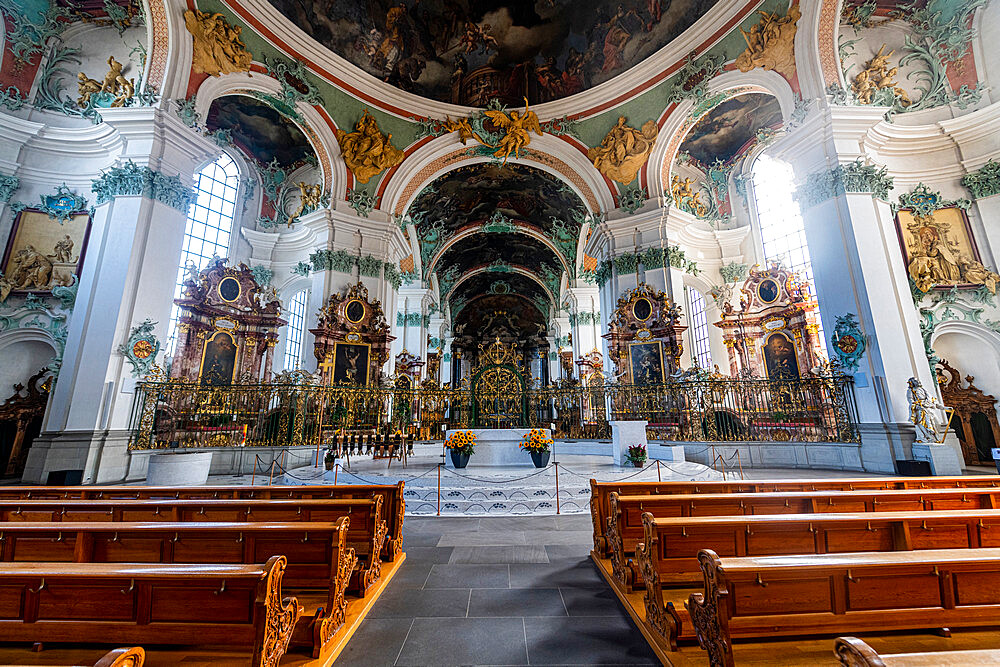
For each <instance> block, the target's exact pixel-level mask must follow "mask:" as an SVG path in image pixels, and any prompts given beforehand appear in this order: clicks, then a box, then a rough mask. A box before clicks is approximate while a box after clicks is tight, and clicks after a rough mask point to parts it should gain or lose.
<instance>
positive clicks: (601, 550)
mask: <svg viewBox="0 0 1000 667" xmlns="http://www.w3.org/2000/svg"><path fill="white" fill-rule="evenodd" d="M983 487H1000V475H981V476H979V475H977V476H962V477H862V478H856V479H850V478H841V479H817V480H796V481H789V480H770V481H747V480H744V481H738V482H735V481H734V482H717V481H708V482H679V481H675V482H598V481H597V480H595V479H591V480H590V515H591V519H592V522H593V528H594V551H595V552H596V553H597V554H598V555H604V556H607V555H609V553H610V552H609V551H608V544H607V541H606V540H605V531H606V529H607V525H608V516H609V512H610V509H611V508H610V496H611V493H612V492H614V493H617V494H618V495H621V496H650V495H659V494H681V493H683V494H702V493H705V494H708V493H761V492H776V491H780V492H786V491H864V490H873V491H877V490H888V489H947V488H983Z"/></svg>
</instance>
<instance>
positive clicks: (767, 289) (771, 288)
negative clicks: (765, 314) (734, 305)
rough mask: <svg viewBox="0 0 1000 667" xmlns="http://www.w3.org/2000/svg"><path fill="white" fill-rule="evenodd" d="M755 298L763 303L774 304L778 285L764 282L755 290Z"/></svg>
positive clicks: (771, 281)
mask: <svg viewBox="0 0 1000 667" xmlns="http://www.w3.org/2000/svg"><path fill="white" fill-rule="evenodd" d="M757 296H759V297H760V300H761V301H763V302H764V303H774V302H775V301H777V300H778V283H776V282H774V281H773V280H765V281H764V282H762V283H761V284H760V286H759V287H758V288H757Z"/></svg>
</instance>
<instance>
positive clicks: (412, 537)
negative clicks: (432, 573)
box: [403, 519, 441, 551]
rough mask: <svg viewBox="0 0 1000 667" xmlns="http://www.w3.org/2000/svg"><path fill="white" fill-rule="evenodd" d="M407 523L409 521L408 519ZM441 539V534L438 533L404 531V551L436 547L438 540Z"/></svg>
mask: <svg viewBox="0 0 1000 667" xmlns="http://www.w3.org/2000/svg"><path fill="white" fill-rule="evenodd" d="M407 521H409V519H407ZM440 539H441V534H440V533H438V532H431V531H428V532H426V533H420V532H414V531H409V530H404V531H403V551H407V550H408V549H409V548H410V547H436V546H437V543H438V540H440Z"/></svg>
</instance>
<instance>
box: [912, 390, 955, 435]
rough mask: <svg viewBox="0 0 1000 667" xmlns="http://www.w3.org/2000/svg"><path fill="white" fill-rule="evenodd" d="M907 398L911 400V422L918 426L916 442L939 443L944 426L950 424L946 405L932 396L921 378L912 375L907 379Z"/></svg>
mask: <svg viewBox="0 0 1000 667" xmlns="http://www.w3.org/2000/svg"><path fill="white" fill-rule="evenodd" d="M907 386H908V388H907V390H906V400H907V401H909V402H910V422H911V423H912V424H913V426H914V427H915V428H916V431H917V438H916V440H915V442H921V443H925V444H937V443H938V441H939V438H940V434H941V431H942V428H947V427H948V424H947V422H946V421H945V420H944V406H943V405H941V403H940V402H938V400H937V398H935V397H932V396H930V395H929V394H928V393H927V390H926V389H924V387H923V385H922V384H920V380H918V379H917V378H914V377H911V378H910V379H909V381H907Z"/></svg>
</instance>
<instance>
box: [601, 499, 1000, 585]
mask: <svg viewBox="0 0 1000 667" xmlns="http://www.w3.org/2000/svg"><path fill="white" fill-rule="evenodd" d="M998 507H1000V488H998V489H931V490H889V491H816V492H813V491H805V492H803V491H797V492H785V493H772V492H764V493H732V494H700V495H697V494H678V495H654V496H623V495H619V494H617V493H615V492H612V493H611V494H610V510H609V516H608V527H607V532H606V535H605V540H606V543H607V545H608V548H609V552H610V556H611V563H612V567H613V568H614V573H615V576H616V577H618V579H619V581H621V582H622V583H623V584H624V585H625V586H627V587H628V589H629V590H633V589H634V588H638V587H641V586H642V576H641V572H639V570H638V567H637V566H636V565H635V563H634V562H633V557H634V555H635V547H636V544H638V543H639V542H640V541H642V539H643V534H644V533H643V530H644V529H643V523H642V515H643V514H644V513H646V512H648V513H650V514H652V515H653V516H654V517H656V518H687V517H702V516H748V515H753V516H757V515H772V514H833V513H837V514H842V513H848V512H851V513H853V512H864V513H867V512H900V511H915V512H921V511H944V510H959V511H963V512H966V511H978V510H984V509H997V508H998ZM705 546H708V545H705ZM693 555H694V554H692V556H693Z"/></svg>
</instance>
